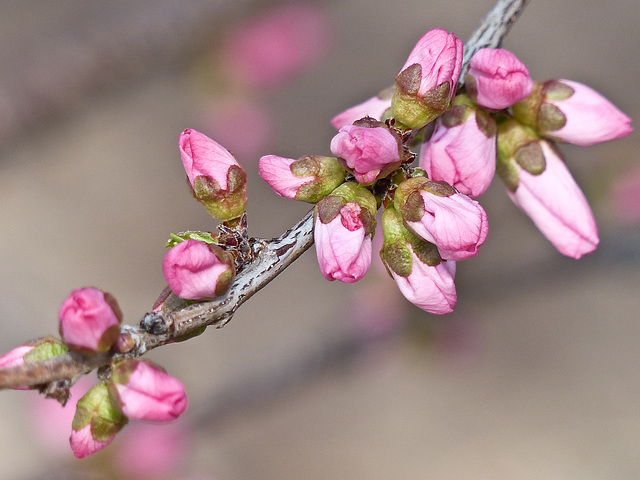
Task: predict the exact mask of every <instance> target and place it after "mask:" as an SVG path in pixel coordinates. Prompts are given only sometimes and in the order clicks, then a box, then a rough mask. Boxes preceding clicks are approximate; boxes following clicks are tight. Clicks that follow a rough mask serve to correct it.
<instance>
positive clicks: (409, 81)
mask: <svg viewBox="0 0 640 480" xmlns="http://www.w3.org/2000/svg"><path fill="white" fill-rule="evenodd" d="M462 49H463V45H462V40H460V39H458V38H456V36H455V35H454V34H453V33H447V32H446V30H442V29H439V28H436V29H433V30H430V31H428V32H427V33H426V34H425V35H424V36H423V37H422V38H421V39H420V40H418V43H417V44H416V46H415V47H414V48H413V50H412V51H411V53H410V54H409V58H408V59H407V61H406V63H405V64H404V66H403V67H402V68H401V69H400V73H398V75H397V76H396V91H395V93H394V95H393V100H392V102H391V105H392V109H393V116H394V117H395V118H396V120H397V121H398V122H399V123H400V124H402V125H404V126H406V127H407V128H412V129H418V128H422V127H424V126H425V125H426V124H428V123H429V122H431V121H432V120H435V118H436V117H438V116H440V115H442V114H443V113H444V112H445V111H446V110H447V109H448V108H449V105H450V103H451V101H452V100H453V97H454V95H455V92H456V88H457V83H458V77H459V76H460V71H461V69H462Z"/></svg>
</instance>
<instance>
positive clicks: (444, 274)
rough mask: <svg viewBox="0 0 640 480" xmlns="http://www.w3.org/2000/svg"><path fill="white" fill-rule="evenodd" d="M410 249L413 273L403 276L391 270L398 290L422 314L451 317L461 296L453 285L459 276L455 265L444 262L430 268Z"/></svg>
mask: <svg viewBox="0 0 640 480" xmlns="http://www.w3.org/2000/svg"><path fill="white" fill-rule="evenodd" d="M409 248H410V249H411V273H410V274H409V275H408V276H406V277H405V276H401V275H398V274H397V273H395V272H394V271H393V270H390V272H391V276H392V277H393V279H394V280H395V282H396V284H397V285H398V288H399V289H400V291H401V292H402V294H403V295H404V296H405V298H406V299H407V300H409V301H410V302H411V303H413V304H414V305H415V306H417V307H420V308H421V309H422V310H424V311H426V312H429V313H434V314H436V315H444V314H446V313H451V312H452V311H453V308H454V307H455V305H456V302H457V299H458V296H457V293H456V286H455V283H454V282H453V280H454V277H455V273H456V263H455V262H452V261H441V262H440V263H439V264H438V265H435V266H431V265H427V264H426V263H424V262H422V261H421V260H420V259H419V258H418V256H417V255H416V254H415V252H414V251H413V247H412V246H411V245H410V244H409Z"/></svg>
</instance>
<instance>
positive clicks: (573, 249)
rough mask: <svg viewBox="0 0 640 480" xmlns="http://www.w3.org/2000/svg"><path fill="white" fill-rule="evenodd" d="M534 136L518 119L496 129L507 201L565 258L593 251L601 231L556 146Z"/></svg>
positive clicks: (499, 161) (499, 164) (499, 160)
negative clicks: (512, 203)
mask: <svg viewBox="0 0 640 480" xmlns="http://www.w3.org/2000/svg"><path fill="white" fill-rule="evenodd" d="M523 132H524V133H523ZM531 135H532V134H531V131H530V130H529V129H528V128H527V127H524V126H521V125H519V124H518V122H517V121H515V120H509V121H507V122H505V123H503V124H501V125H499V126H498V168H497V172H498V174H499V175H500V177H501V178H502V179H503V181H504V182H505V184H506V186H507V193H508V194H509V198H511V200H513V202H514V203H515V204H516V206H517V207H518V208H520V209H521V210H522V211H523V212H524V213H526V214H527V215H528V216H529V218H531V220H533V223H534V224H535V225H536V227H538V229H539V230H540V231H541V232H542V234H543V235H544V236H545V237H547V239H548V240H549V241H550V242H551V243H552V244H553V245H554V246H555V247H556V248H557V249H558V250H559V251H560V253H562V254H563V255H566V256H568V257H572V258H576V259H577V258H580V257H582V256H583V255H585V254H587V253H591V252H593V251H594V250H595V249H596V247H597V245H598V242H599V239H598V227H597V226H596V222H595V219H594V218H593V213H592V212H591V208H590V207H589V203H588V202H587V199H586V198H585V196H584V194H583V193H582V191H581V190H580V187H578V185H577V184H576V182H575V180H574V179H573V177H572V176H571V173H569V170H568V169H567V167H566V165H565V163H564V161H563V160H562V157H561V155H560V153H559V152H558V151H557V150H556V149H555V148H554V146H553V144H551V143H550V142H547V141H545V140H540V139H536V138H535V137H534V138H533V139H531Z"/></svg>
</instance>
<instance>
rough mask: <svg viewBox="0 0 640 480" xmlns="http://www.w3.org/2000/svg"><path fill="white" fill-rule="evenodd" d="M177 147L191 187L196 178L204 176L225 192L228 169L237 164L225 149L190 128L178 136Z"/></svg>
mask: <svg viewBox="0 0 640 480" xmlns="http://www.w3.org/2000/svg"><path fill="white" fill-rule="evenodd" d="M178 146H179V148H180V157H181V158H182V164H183V165H184V170H185V172H187V178H188V179H189V183H190V184H191V186H192V187H193V183H194V181H195V179H196V178H197V177H199V176H205V177H211V178H212V179H213V180H215V181H216V182H218V185H220V189H221V190H227V174H228V173H229V168H230V167H232V166H239V164H238V162H237V161H236V159H235V158H234V157H233V155H231V154H230V153H229V151H228V150H227V149H226V148H224V147H223V146H222V145H220V144H219V143H218V142H216V141H214V140H212V139H210V138H209V137H207V136H206V135H205V134H203V133H200V132H198V131H197V130H194V129H192V128H187V129H186V130H185V131H184V132H182V133H181V134H180V138H179V139H178Z"/></svg>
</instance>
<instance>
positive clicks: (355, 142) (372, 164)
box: [331, 125, 401, 185]
mask: <svg viewBox="0 0 640 480" xmlns="http://www.w3.org/2000/svg"><path fill="white" fill-rule="evenodd" d="M331 152H332V153H333V154H334V155H336V156H338V157H339V158H342V159H343V160H344V161H345V164H346V167H347V168H348V169H350V170H351V171H352V172H353V174H354V175H355V177H356V180H357V181H358V182H360V183H361V184H363V185H368V184H371V183H373V182H374V181H376V180H377V179H379V178H382V177H384V176H386V175H388V174H389V173H390V172H391V171H393V170H395V169H396V168H398V167H399V166H400V163H401V160H400V144H399V142H398V139H397V138H396V137H395V136H394V135H393V134H392V133H391V132H390V131H389V129H387V128H384V127H373V128H369V127H361V126H357V125H345V126H344V127H342V128H340V130H339V131H338V133H337V134H336V136H334V137H333V139H332V140H331Z"/></svg>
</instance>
